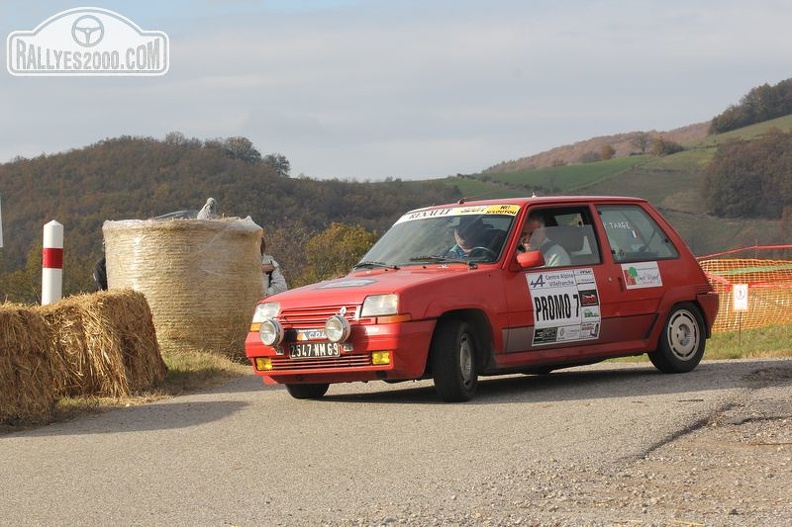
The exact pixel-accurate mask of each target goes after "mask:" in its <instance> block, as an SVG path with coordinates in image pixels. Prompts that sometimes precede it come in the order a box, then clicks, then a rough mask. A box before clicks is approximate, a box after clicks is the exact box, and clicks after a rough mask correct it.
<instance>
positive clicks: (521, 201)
mask: <svg viewBox="0 0 792 527" xmlns="http://www.w3.org/2000/svg"><path fill="white" fill-rule="evenodd" d="M646 202H647V200H645V199H644V198H636V197H629V196H541V197H540V196H529V197H516V198H500V199H486V200H468V199H465V198H462V199H460V200H459V201H457V202H456V203H445V204H442V205H432V206H429V207H422V208H420V209H416V210H430V209H438V208H448V207H457V206H460V205H467V206H471V207H473V206H486V205H518V206H520V207H523V206H525V205H575V204H582V203H646Z"/></svg>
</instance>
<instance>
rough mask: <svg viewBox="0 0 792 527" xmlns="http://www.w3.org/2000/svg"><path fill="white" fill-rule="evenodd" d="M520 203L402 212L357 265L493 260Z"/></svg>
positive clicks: (499, 254)
mask: <svg viewBox="0 0 792 527" xmlns="http://www.w3.org/2000/svg"><path fill="white" fill-rule="evenodd" d="M518 210H519V208H518V207H517V206H515V205H503V206H500V205H499V206H497V207H493V206H489V207H465V206H460V207H452V208H447V209H430V210H421V211H413V212H410V213H407V214H405V215H404V216H402V217H401V218H400V219H399V220H398V221H397V222H396V223H395V224H394V225H393V227H391V228H390V229H389V230H388V232H386V233H385V234H384V235H383V236H382V238H380V239H379V241H377V243H376V244H374V246H373V247H372V248H371V249H370V250H369V252H368V253H366V255H365V256H364V257H363V258H362V259H361V260H360V263H358V264H357V266H356V268H362V267H369V268H371V267H383V266H387V267H391V266H397V267H401V266H405V265H422V264H426V263H449V262H462V263H470V264H478V263H492V262H495V261H497V260H498V259H499V258H500V256H501V253H502V251H503V246H504V243H505V241H506V238H507V235H508V233H509V231H510V229H511V228H512V224H513V223H514V218H515V216H516V214H517V211H518Z"/></svg>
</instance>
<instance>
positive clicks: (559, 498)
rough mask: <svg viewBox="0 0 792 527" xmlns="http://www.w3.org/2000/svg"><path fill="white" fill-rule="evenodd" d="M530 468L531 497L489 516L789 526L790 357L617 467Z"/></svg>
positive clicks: (552, 521)
mask: <svg viewBox="0 0 792 527" xmlns="http://www.w3.org/2000/svg"><path fill="white" fill-rule="evenodd" d="M533 476H534V477H536V476H539V477H538V480H539V481H538V483H537V484H535V485H534V487H533V490H534V493H533V496H532V498H531V499H530V500H526V501H524V502H523V503H521V504H519V508H518V510H515V511H514V514H512V515H510V516H509V518H507V519H506V520H505V521H503V518H501V520H500V521H497V522H494V524H497V525H537V526H538V525H541V526H568V525H575V526H577V525H580V526H600V525H601V526H605V525H608V526H611V525H640V526H655V525H656V526H666V525H682V526H735V527H738V526H740V527H741V526H757V527H758V526H762V527H773V526H778V527H785V526H789V525H792V363H790V362H785V363H784V362H782V363H776V365H775V366H772V367H770V368H768V369H764V370H760V371H757V372H756V373H754V374H753V375H752V377H751V378H750V379H749V383H748V387H747V388H746V389H745V390H744V392H743V393H742V396H741V397H740V398H739V399H738V400H736V401H734V402H732V403H731V404H729V405H728V406H727V407H725V408H722V409H721V410H720V411H719V412H717V413H716V414H715V415H713V416H712V417H711V418H709V419H707V420H705V421H702V422H700V423H698V424H697V425H696V426H694V427H691V428H690V429H688V430H685V431H683V432H681V433H680V434H678V435H677V436H676V437H673V438H669V440H668V441H667V442H664V443H662V444H659V445H657V446H655V447H654V448H652V449H651V450H650V451H648V452H646V454H645V455H643V456H641V457H639V458H637V459H633V460H626V461H625V463H624V465H623V466H617V467H613V468H612V470H608V469H602V468H600V469H597V470H596V471H594V472H590V471H587V470H575V469H574V468H573V469H572V470H566V471H562V472H555V473H547V474H534V475H533ZM519 509H522V511H523V512H522V514H521V513H520V510H519ZM528 511H530V512H528ZM527 518H530V519H527ZM481 519H484V518H481ZM461 523H464V522H461ZM483 523H486V521H484V522H483Z"/></svg>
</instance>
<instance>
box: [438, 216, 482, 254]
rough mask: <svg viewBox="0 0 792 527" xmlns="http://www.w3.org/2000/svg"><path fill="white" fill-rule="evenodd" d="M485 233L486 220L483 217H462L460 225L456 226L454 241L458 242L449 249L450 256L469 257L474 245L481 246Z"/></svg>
mask: <svg viewBox="0 0 792 527" xmlns="http://www.w3.org/2000/svg"><path fill="white" fill-rule="evenodd" d="M483 233H484V222H482V221H481V218H475V219H472V218H462V219H460V220H459V225H457V226H456V227H454V241H456V244H455V245H454V246H453V247H451V248H450V249H449V250H448V253H446V256H447V257H449V258H468V257H469V256H470V251H471V250H473V248H474V247H479V246H481V241H482V235H483Z"/></svg>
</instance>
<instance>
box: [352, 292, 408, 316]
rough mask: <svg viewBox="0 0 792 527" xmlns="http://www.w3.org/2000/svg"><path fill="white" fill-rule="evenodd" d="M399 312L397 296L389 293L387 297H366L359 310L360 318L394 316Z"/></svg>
mask: <svg viewBox="0 0 792 527" xmlns="http://www.w3.org/2000/svg"><path fill="white" fill-rule="evenodd" d="M398 312H399V295H397V294H396V293H391V294H389V295H372V296H367V297H366V299H365V300H364V301H363V307H362V308H361V309H360V316H361V317H381V316H385V315H395V314H397V313H398Z"/></svg>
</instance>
